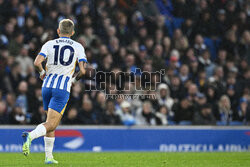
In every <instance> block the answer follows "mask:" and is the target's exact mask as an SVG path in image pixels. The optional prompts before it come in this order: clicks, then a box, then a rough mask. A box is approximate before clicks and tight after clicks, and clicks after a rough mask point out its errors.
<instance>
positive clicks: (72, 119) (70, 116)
mask: <svg viewBox="0 0 250 167" xmlns="http://www.w3.org/2000/svg"><path fill="white" fill-rule="evenodd" d="M85 111H86V110H85ZM63 123H64V124H66V125H79V124H81V123H82V122H81V120H80V119H79V114H78V111H77V109H76V108H70V109H69V112H68V113H67V115H66V118H65V119H64V120H63Z"/></svg>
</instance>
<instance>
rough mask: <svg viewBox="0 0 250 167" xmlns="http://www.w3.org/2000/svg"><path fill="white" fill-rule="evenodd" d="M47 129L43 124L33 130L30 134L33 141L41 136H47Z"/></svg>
mask: <svg viewBox="0 0 250 167" xmlns="http://www.w3.org/2000/svg"><path fill="white" fill-rule="evenodd" d="M46 131H47V130H46V128H45V126H44V125H43V124H39V125H38V126H37V127H36V129H34V130H32V131H31V132H30V133H29V134H30V137H31V140H33V139H36V138H38V137H41V136H45V135H46Z"/></svg>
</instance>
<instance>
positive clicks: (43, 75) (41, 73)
mask: <svg viewBox="0 0 250 167" xmlns="http://www.w3.org/2000/svg"><path fill="white" fill-rule="evenodd" d="M45 75H46V72H45V70H43V71H41V72H40V79H41V80H43V79H44V77H45Z"/></svg>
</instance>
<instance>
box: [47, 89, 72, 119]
mask: <svg viewBox="0 0 250 167" xmlns="http://www.w3.org/2000/svg"><path fill="white" fill-rule="evenodd" d="M42 96H43V109H44V110H45V111H48V109H49V108H51V109H53V110H56V111H57V112H59V113H60V114H62V115H63V113H64V110H65V108H66V106H67V103H68V100H69V92H68V91H66V90H61V89H54V88H45V87H43V88H42Z"/></svg>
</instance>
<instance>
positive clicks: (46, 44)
mask: <svg viewBox="0 0 250 167" xmlns="http://www.w3.org/2000/svg"><path fill="white" fill-rule="evenodd" d="M48 43H49V42H46V43H45V44H44V45H43V46H42V49H41V51H40V53H39V55H42V56H43V57H44V58H47V56H48Z"/></svg>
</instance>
